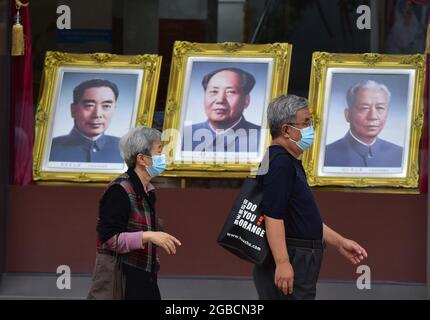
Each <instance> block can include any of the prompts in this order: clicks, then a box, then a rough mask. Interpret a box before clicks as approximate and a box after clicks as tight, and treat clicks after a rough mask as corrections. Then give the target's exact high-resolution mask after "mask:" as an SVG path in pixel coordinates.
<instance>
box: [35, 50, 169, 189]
mask: <svg viewBox="0 0 430 320" xmlns="http://www.w3.org/2000/svg"><path fill="white" fill-rule="evenodd" d="M160 66H161V57H159V56H157V55H137V56H124V55H113V54H108V53H94V54H72V53H64V52H50V51H48V52H47V53H46V57H45V64H44V71H43V78H42V85H41V95H40V99H39V104H38V108H37V113H36V122H35V126H36V136H35V145H34V151H33V156H34V160H33V178H34V180H36V181H70V182H103V181H110V180H111V179H112V178H113V177H115V176H117V175H118V174H119V173H122V172H124V171H125V170H127V166H126V164H125V163H124V162H123V160H122V158H121V155H120V151H119V139H120V137H121V136H123V135H124V134H125V133H127V131H128V130H129V129H130V128H133V127H135V126H137V125H146V126H149V127H151V125H152V121H153V113H154V107H155V99H156V94H157V86H158V79H159V74H160Z"/></svg>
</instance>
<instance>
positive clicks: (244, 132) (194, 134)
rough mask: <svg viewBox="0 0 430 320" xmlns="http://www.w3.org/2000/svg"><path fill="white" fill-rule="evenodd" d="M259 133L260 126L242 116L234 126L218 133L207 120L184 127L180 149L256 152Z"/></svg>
mask: <svg viewBox="0 0 430 320" xmlns="http://www.w3.org/2000/svg"><path fill="white" fill-rule="evenodd" d="M200 129H203V130H200ZM260 134H261V127H260V126H258V125H256V124H253V123H251V122H248V121H246V120H245V118H244V117H242V118H241V120H240V121H239V122H238V123H237V124H236V125H235V126H234V127H232V128H230V129H228V130H225V131H224V132H223V133H218V134H217V133H216V132H215V131H214V129H212V127H211V126H210V124H209V120H207V121H205V122H201V123H197V124H194V125H192V126H186V127H185V128H184V131H183V140H182V142H183V143H182V151H213V152H239V151H240V152H258V147H259V143H260ZM197 147H198V150H196V148H197Z"/></svg>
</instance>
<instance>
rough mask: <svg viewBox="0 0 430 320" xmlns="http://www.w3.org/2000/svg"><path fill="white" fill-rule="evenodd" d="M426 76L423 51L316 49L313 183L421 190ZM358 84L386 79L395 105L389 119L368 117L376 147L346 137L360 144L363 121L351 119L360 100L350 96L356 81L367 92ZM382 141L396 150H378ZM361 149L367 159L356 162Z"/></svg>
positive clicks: (307, 163) (309, 159)
mask: <svg viewBox="0 0 430 320" xmlns="http://www.w3.org/2000/svg"><path fill="white" fill-rule="evenodd" d="M424 75H425V56H424V55H422V54H415V55H384V54H374V53H365V54H337V53H328V52H314V54H313V56H312V70H311V80H310V87H309V104H310V107H311V110H312V114H313V119H314V128H315V142H314V144H313V145H312V147H311V148H310V149H309V150H308V151H306V152H305V153H304V155H303V166H304V168H305V171H306V174H307V179H308V182H309V185H311V186H341V187H353V188H365V187H382V188H408V189H411V188H417V187H418V179H419V142H420V137H421V131H422V126H423V88H424ZM358 83H361V84H362V85H367V86H370V87H371V86H373V85H375V83H376V85H380V84H381V83H382V84H383V85H384V86H385V88H387V89H388V93H386V95H385V96H386V97H387V100H388V103H387V104H389V107H388V108H387V110H388V111H387V113H386V116H385V118H384V120H383V122H382V120H380V119H379V120H378V116H376V115H372V116H370V118H368V121H370V122H372V121H373V122H372V123H370V122H367V123H366V125H367V128H368V130H374V132H377V135H376V136H375V137H376V139H374V140H373V142H371V143H373V145H372V144H369V145H365V144H363V143H362V142H361V143H359V144H358V146H359V147H357V149H354V151H352V149H349V146H350V145H349V144H347V143H346V142H345V141H352V142H351V145H354V144H357V142H360V139H358V138H357V137H355V136H354V134H352V131H354V132H357V131H358V130H359V129H357V128H358V127H357V126H359V125H361V124H357V122H356V121H357V120H355V119H356V118H354V119H352V118H351V116H350V115H351V114H352V113H351V112H352V111H350V112H347V110H350V109H348V105H351V104H352V100H353V99H355V100H354V101H356V102H357V99H356V98H355V97H356V96H355V95H354V96H352V95H351V96H349V97H354V98H349V99H350V102H347V94H348V92H353V90H354V89H353V87H354V85H357V86H356V87H355V88H358V90H361V89H360V88H361V87H360V86H359V85H358ZM364 88H366V87H364ZM358 90H357V91H358ZM377 90H378V89H377ZM384 90H385V89H384ZM357 91H355V92H357ZM357 96H358V94H357ZM390 97H391V98H390ZM378 103H379V102H378ZM357 104H358V102H357ZM366 104H367V102H366ZM369 105H371V103H369ZM375 105H377V104H376V103H375ZM365 107H366V108H368V106H365ZM375 110H376V109H375ZM381 110H382V109H381ZM390 117H391V118H390ZM369 119H370V120H369ZM381 119H382V118H381ZM366 121H367V120H366ZM351 123H352V124H351ZM350 126H351V127H353V129H352V130H351V129H350ZM354 128H355V129H354ZM369 132H370V131H368V132H367V133H369ZM383 133H384V134H385V135H384V136H382V134H383ZM363 134H366V133H363ZM347 137H348V138H347ZM345 139H346V140H345ZM348 139H349V140H348ZM378 139H380V140H379V141H382V140H383V139H385V140H387V141H389V142H390V143H391V144H388V143H386V142H387V141H385V142H384V143H385V144H386V146H393V144H395V145H396V146H394V147H393V149H392V150H390V148H391V147H390V148H388V147H387V148H386V149H385V147H384V149H381V150H384V152H385V153H378V152H379V151H378V149H377V148H379V147H377V146H378V145H377V144H376V143H377V142H378V143H379V141H378ZM369 146H370V147H369ZM354 148H355V147H354ZM360 148H364V149H360ZM367 148H369V149H367ZM356 150H366V151H365V152H366V153H365V154H363V155H361V154H360V156H362V158H360V159H363V163H359V161H361V160H355V159H358V157H356V156H357V154H358V151H357V154H354V155H352V153H353V152H355V151H356ZM367 150H369V151H367ZM372 150H373V151H372ZM399 151H400V153H399ZM350 152H351V155H350ZM360 152H361V151H360ZM367 152H369V154H367ZM399 155H400V156H399ZM378 157H379V158H378ZM405 190H406V189H405Z"/></svg>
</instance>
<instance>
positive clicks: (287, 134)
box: [281, 124, 290, 138]
mask: <svg viewBox="0 0 430 320" xmlns="http://www.w3.org/2000/svg"><path fill="white" fill-rule="evenodd" d="M281 136H283V137H284V138H289V137H290V126H289V125H288V124H283V125H282V127H281Z"/></svg>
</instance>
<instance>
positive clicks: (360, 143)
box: [324, 80, 403, 167]
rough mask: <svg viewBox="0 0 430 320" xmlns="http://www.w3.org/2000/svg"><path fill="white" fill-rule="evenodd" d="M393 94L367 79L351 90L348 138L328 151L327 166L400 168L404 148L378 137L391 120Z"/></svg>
mask: <svg viewBox="0 0 430 320" xmlns="http://www.w3.org/2000/svg"><path fill="white" fill-rule="evenodd" d="M390 98H391V93H390V91H389V90H388V88H387V87H386V86H385V85H383V84H381V83H378V82H376V81H372V80H367V81H363V82H360V83H357V84H356V85H354V86H352V87H351V88H350V89H349V90H348V94H347V103H348V108H346V109H345V119H346V121H347V122H348V123H349V126H350V129H349V131H348V132H347V133H346V135H345V136H344V137H343V138H342V139H339V140H337V141H335V142H333V143H331V144H329V145H328V146H327V147H326V149H325V161H324V166H328V167H401V165H402V154H403V148H402V147H400V146H398V145H396V144H394V143H391V142H388V141H385V140H383V139H381V138H379V137H378V135H379V134H380V133H381V131H382V129H384V125H385V122H386V120H387V117H388V111H389V103H390Z"/></svg>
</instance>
